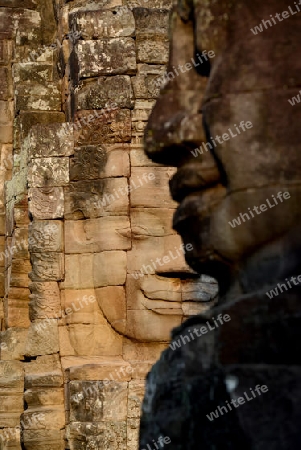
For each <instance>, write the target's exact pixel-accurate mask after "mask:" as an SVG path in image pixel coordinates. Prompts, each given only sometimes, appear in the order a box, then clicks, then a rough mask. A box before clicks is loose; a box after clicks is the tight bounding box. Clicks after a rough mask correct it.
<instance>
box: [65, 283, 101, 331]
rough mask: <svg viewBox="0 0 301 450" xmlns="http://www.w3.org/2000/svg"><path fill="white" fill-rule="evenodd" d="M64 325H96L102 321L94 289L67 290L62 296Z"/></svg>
mask: <svg viewBox="0 0 301 450" xmlns="http://www.w3.org/2000/svg"><path fill="white" fill-rule="evenodd" d="M61 303H62V314H61V315H62V319H63V320H62V323H63V324H67V325H68V324H72V323H85V324H87V323H96V322H99V320H102V316H101V317H100V311H99V308H98V306H97V303H96V297H95V291H94V289H65V290H63V291H62V294H61Z"/></svg>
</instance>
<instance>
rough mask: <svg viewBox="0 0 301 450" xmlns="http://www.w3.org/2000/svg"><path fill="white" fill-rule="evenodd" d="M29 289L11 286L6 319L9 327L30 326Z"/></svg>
mask: <svg viewBox="0 0 301 450" xmlns="http://www.w3.org/2000/svg"><path fill="white" fill-rule="evenodd" d="M28 300H29V290H28V289H27V288H14V287H11V288H10V289H9V293H8V299H7V309H6V315H5V320H6V323H7V326H8V327H18V328H28V327H29V325H30V320H29V307H28Z"/></svg>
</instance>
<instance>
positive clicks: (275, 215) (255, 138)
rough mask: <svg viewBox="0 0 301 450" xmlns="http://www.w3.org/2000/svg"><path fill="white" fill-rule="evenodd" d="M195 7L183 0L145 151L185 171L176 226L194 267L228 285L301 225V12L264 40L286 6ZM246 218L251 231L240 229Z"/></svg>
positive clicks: (176, 187) (179, 179)
mask: <svg viewBox="0 0 301 450" xmlns="http://www.w3.org/2000/svg"><path fill="white" fill-rule="evenodd" d="M191 3H192V2H189V1H187V2H185V1H181V0H179V1H178V5H177V7H176V8H175V10H174V11H173V14H172V21H171V32H172V42H171V47H170V57H169V65H168V72H169V75H168V78H169V81H168V82H167V83H166V85H165V86H164V87H163V88H162V90H161V94H160V97H159V98H158V100H157V103H156V105H155V107H154V109H153V112H152V114H151V116H150V119H149V122H148V126H147V129H146V133H145V149H146V153H147V155H148V156H149V157H150V158H151V159H152V160H153V161H155V162H160V163H164V164H167V165H169V166H170V165H173V166H176V167H178V171H177V173H176V175H175V176H174V177H173V179H172V181H171V183H170V187H171V193H172V195H173V198H174V199H175V200H176V201H178V202H179V203H180V206H179V208H178V210H177V212H176V214H175V216H174V227H175V229H176V230H177V231H178V232H179V233H180V234H181V236H182V238H183V241H184V243H188V242H191V243H192V244H193V250H192V251H191V252H189V253H188V254H187V261H188V262H189V264H190V266H191V267H193V268H194V269H195V270H197V271H198V272H200V273H206V274H208V275H211V276H213V277H215V278H216V279H217V280H218V281H219V282H220V283H222V282H223V281H225V280H224V278H228V274H229V271H230V272H233V271H235V269H237V268H239V267H240V266H241V264H242V262H244V261H245V260H246V258H247V257H248V256H249V255H251V254H252V253H253V252H254V251H256V250H257V249H259V248H261V247H263V246H264V245H265V243H268V242H271V241H273V240H275V239H278V238H279V237H281V236H283V235H284V234H286V233H287V232H288V231H289V230H290V229H291V227H293V226H294V224H296V223H298V221H300V207H298V206H297V205H298V204H300V194H301V192H300V188H299V187H298V186H293V184H297V183H300V178H299V176H298V174H299V173H300V169H301V158H300V156H298V155H299V154H300V152H299V145H300V137H301V136H300V133H301V132H300V127H299V126H298V125H297V124H298V123H299V119H298V118H296V116H295V120H294V123H291V121H290V120H289V121H288V119H287V118H288V117H291V115H292V113H293V112H294V114H296V115H300V114H301V112H300V111H301V110H300V108H299V110H298V111H297V109H295V110H294V111H292V106H291V105H290V103H289V102H288V98H291V97H292V96H295V95H297V93H298V88H297V87H296V86H297V85H298V83H297V80H298V72H299V70H300V67H299V66H300V63H299V62H295V63H292V64H291V70H290V71H288V70H287V69H286V67H285V64H284V63H283V61H284V60H287V59H289V60H290V61H294V60H295V57H294V54H295V52H296V51H297V49H296V48H295V44H292V45H289V44H287V43H288V42H291V43H293V42H298V39H299V38H300V37H301V29H300V26H294V27H292V26H291V24H292V22H293V23H294V24H297V22H298V23H300V15H298V14H297V13H296V14H294V15H292V16H291V17H290V19H289V20H283V21H281V22H279V23H277V24H276V25H275V26H274V25H273V24H272V26H269V25H267V28H263V31H262V32H259V33H257V35H256V34H255V33H253V32H252V30H251V28H254V27H255V26H256V25H258V23H260V19H261V18H262V19H265V18H266V17H269V14H270V13H271V12H273V11H274V12H275V13H276V12H277V11H278V10H279V11H284V10H286V9H287V5H286V4H285V2H284V1H282V0H281V1H280V0H279V1H277V2H276V4H275V2H273V4H269V5H267V4H266V3H264V4H263V3H262V2H260V1H255V3H254V1H246V2H243V3H241V2H234V3H233V4H230V3H229V2H227V1H225V0H222V1H218V2H207V1H206V2H205V1H203V0H196V1H195V2H193V3H194V8H193V9H192V7H190V6H189V5H191ZM238 15H239V17H240V19H239V20H238V19H237V17H238ZM290 21H292V22H290ZM296 33H297V34H299V35H300V36H299V37H296ZM205 51H206V53H205ZM202 52H204V53H202ZM209 52H214V55H215V56H214V57H211V58H209V57H208V54H209ZM196 54H198V55H199V56H201V55H202V60H203V62H202V63H199V64H198V65H197V64H196V63H197V62H199V61H200V59H198V57H197V56H196ZM230 54H231V58H230V57H229V55H230ZM203 55H207V56H206V57H207V59H206V58H205V56H203ZM211 55H212V53H211ZM192 58H193V59H194V62H195V64H194V63H193V61H192ZM187 63H189V65H185V64H187ZM283 86H285V87H286V88H285V89H284V87H283ZM217 136H218V137H217ZM203 143H204V144H203ZM202 144H203V145H202ZM205 144H207V145H205ZM201 145H202V147H200V146H201ZM197 148H202V152H199V153H197V154H196V155H197V156H196V157H195V156H194V155H193V152H192V150H194V149H197ZM288 155H289V157H288ZM279 192H281V194H279V196H278V197H277V195H278V193H279ZM285 192H289V196H288V195H286V197H287V198H286V199H285V200H284V199H283V194H284V193H285ZM273 196H274V197H275V199H276V200H277V204H276V202H274V197H273ZM280 198H281V199H282V200H280ZM267 200H269V203H270V205H272V206H269V204H268V202H267ZM260 205H266V207H262V209H260ZM254 207H257V210H258V212H256V210H254ZM244 213H247V214H248V216H243V217H244V219H243V218H242V216H241V215H240V214H244ZM237 217H240V220H241V224H240V225H235V224H234V225H233V222H232V221H233V219H235V218H237ZM229 222H231V223H232V225H231V224H230V223H229ZM228 269H229V270H228Z"/></svg>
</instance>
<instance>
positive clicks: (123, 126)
mask: <svg viewBox="0 0 301 450" xmlns="http://www.w3.org/2000/svg"><path fill="white" fill-rule="evenodd" d="M103 111H104V113H103V114H98V112H97V111H96V110H94V111H93V110H88V111H78V112H77V113H76V117H75V119H76V122H75V124H74V126H75V125H76V129H75V130H74V131H75V132H74V141H75V144H76V146H80V145H87V144H89V145H99V144H104V143H107V144H114V143H117V142H122V143H124V142H130V140H131V112H130V110H128V109H116V108H115V109H114V110H109V109H107V110H106V109H104V110H103ZM97 114H98V116H97ZM89 117H90V121H89ZM87 121H88V124H87Z"/></svg>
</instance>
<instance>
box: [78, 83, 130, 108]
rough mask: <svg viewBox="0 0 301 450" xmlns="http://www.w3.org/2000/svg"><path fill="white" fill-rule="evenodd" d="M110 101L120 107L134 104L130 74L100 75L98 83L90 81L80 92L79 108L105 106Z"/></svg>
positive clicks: (128, 106)
mask: <svg viewBox="0 0 301 450" xmlns="http://www.w3.org/2000/svg"><path fill="white" fill-rule="evenodd" d="M108 102H111V103H113V102H114V103H115V104H117V105H118V107H119V108H132V107H133V106H134V95H133V90H132V85H131V78H130V77H129V76H128V75H116V76H113V77H99V78H98V80H97V82H96V83H90V84H88V85H87V86H84V87H83V88H82V89H80V90H79V92H78V97H77V107H78V109H100V108H105V106H106V104H107V103H108Z"/></svg>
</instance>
